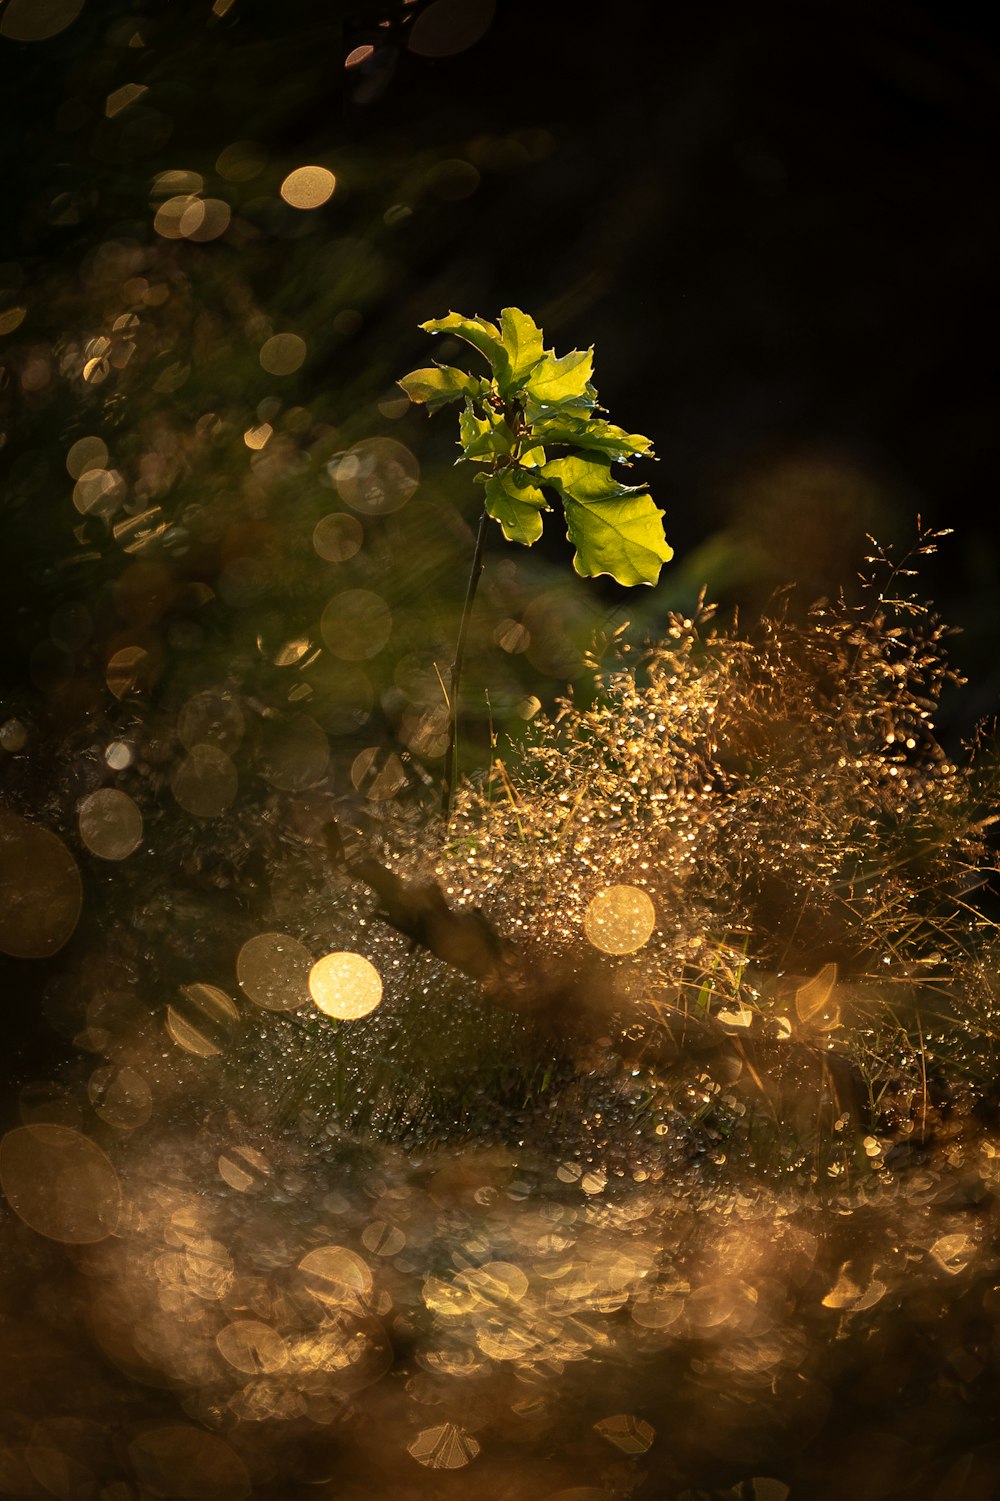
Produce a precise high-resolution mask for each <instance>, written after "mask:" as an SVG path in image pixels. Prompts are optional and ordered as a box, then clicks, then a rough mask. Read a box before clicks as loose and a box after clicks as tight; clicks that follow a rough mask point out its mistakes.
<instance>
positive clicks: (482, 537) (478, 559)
mask: <svg viewBox="0 0 1000 1501" xmlns="http://www.w3.org/2000/svg"><path fill="white" fill-rule="evenodd" d="M488 522H489V516H488V514H487V511H486V507H485V506H483V514H482V515H481V516H480V518H479V531H478V532H477V533H476V549H475V552H474V553H473V554H472V568H471V569H470V571H469V584H468V587H467V589H466V591H465V604H464V605H463V606H462V623H461V625H460V626H459V628H458V641H457V643H456V645H455V657H454V661H453V662H452V664H451V678H450V680H449V693H448V696H449V698H450V700H451V704H450V708H451V721H450V724H449V728H448V749H447V750H446V752H445V757H444V792H443V794H442V797H441V816H442V818H443V819H444V821H445V823H447V822H448V815H449V814H450V812H451V799H452V794H453V793H454V790H455V783H456V782H457V781H458V696H459V690H460V687H461V682H462V664H463V662H464V661H465V643H466V640H467V639H468V635H469V620H470V619H471V616H472V605H473V601H474V600H475V597H476V589H477V588H478V587H479V578H480V575H481V574H482V571H483V548H484V546H485V544H486V527H487V524H488Z"/></svg>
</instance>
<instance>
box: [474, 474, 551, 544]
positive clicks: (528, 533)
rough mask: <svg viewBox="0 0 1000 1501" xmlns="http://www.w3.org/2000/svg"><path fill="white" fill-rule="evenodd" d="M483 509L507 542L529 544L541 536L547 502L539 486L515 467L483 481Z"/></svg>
mask: <svg viewBox="0 0 1000 1501" xmlns="http://www.w3.org/2000/svg"><path fill="white" fill-rule="evenodd" d="M486 509H487V511H488V513H489V514H490V516H492V518H493V520H494V521H499V523H500V526H501V529H502V531H503V534H504V536H505V537H506V538H507V541H508V542H520V543H521V544H522V545H523V546H524V547H530V546H531V545H532V543H534V542H537V541H538V539H539V537H540V536H541V535H542V515H541V513H542V511H547V510H548V503H547V501H546V499H545V496H544V495H543V494H542V492H541V490H539V488H538V486H537V485H535V484H533V483H532V482H531V480H530V479H529V478H528V477H527V476H526V475H522V474H521V473H520V472H519V471H518V470H517V469H501V470H500V472H499V474H491V475H490V476H489V477H488V479H487V481H486Z"/></svg>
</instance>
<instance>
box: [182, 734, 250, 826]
mask: <svg viewBox="0 0 1000 1501" xmlns="http://www.w3.org/2000/svg"><path fill="white" fill-rule="evenodd" d="M238 788H239V776H238V774H237V771H236V767H235V766H234V765H233V763H232V761H231V760H230V759H229V757H228V756H227V755H226V753H225V751H223V750H220V749H219V747H218V746H217V745H193V746H192V747H191V752H190V754H189V755H187V756H185V757H184V760H183V761H182V762H181V763H180V765H179V766H178V768H177V770H176V771H175V772H174V774H173V776H172V777H171V779H170V790H171V791H172V792H173V794H174V797H175V798H176V799H177V802H178V803H179V804H180V806H181V807H182V808H183V809H184V811H185V813H193V814H194V816H195V817H196V818H218V817H220V815H221V814H223V813H225V811H226V809H227V808H228V807H229V806H230V804H231V803H232V802H233V799H234V798H235V797H236V793H237V791H238Z"/></svg>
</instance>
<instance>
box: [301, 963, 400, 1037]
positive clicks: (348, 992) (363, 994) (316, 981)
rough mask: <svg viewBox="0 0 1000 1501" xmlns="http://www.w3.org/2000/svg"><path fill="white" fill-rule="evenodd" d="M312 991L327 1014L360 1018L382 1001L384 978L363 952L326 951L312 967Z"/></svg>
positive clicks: (317, 1002)
mask: <svg viewBox="0 0 1000 1501" xmlns="http://www.w3.org/2000/svg"><path fill="white" fill-rule="evenodd" d="M309 994H310V995H311V996H312V998H313V1000H314V1001H315V1002H316V1005H317V1006H318V1007H319V1009H320V1011H322V1012H323V1013H324V1015H326V1016H332V1017H335V1018H336V1019H337V1020H338V1021H357V1020H358V1019H359V1018H360V1017H362V1016H369V1015H370V1014H371V1012H373V1011H374V1010H375V1008H376V1006H378V1004H379V1002H380V1001H381V999H382V979H381V976H380V975H379V972H378V970H377V969H376V968H375V966H374V964H372V962H371V960H370V959H366V958H365V957H364V955H363V954H354V953H350V952H347V951H343V952H339V953H335V954H324V955H323V958H322V959H317V961H316V963H315V964H314V965H313V967H312V969H311V970H310V971H309Z"/></svg>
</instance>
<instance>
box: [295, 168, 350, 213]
mask: <svg viewBox="0 0 1000 1501" xmlns="http://www.w3.org/2000/svg"><path fill="white" fill-rule="evenodd" d="M336 186H337V179H336V177H334V175H333V173H332V172H331V171H330V170H329V169H328V168H327V167H314V166H309V167H296V168H295V171H294V172H289V174H288V176H287V177H286V178H285V180H284V182H283V183H282V184H281V196H282V198H283V199H284V200H285V202H286V203H287V204H289V205H290V206H291V207H292V208H301V209H310V208H320V207H321V206H322V204H324V203H326V202H327V200H328V199H329V198H330V197H332V195H333V190H334V188H335V187H336Z"/></svg>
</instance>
